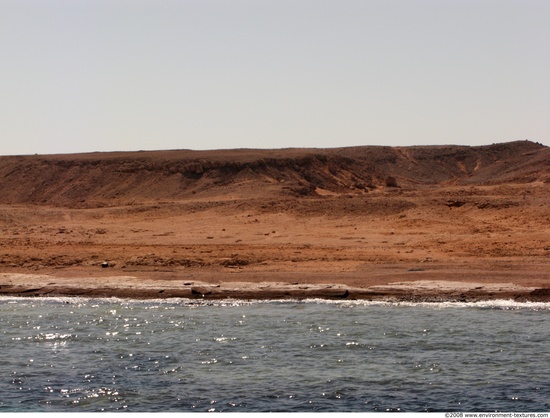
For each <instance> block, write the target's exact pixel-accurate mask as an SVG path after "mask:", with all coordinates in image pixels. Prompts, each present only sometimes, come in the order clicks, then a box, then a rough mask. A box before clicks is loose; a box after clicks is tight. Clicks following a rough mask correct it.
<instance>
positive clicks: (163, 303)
mask: <svg viewBox="0 0 550 418" xmlns="http://www.w3.org/2000/svg"><path fill="white" fill-rule="evenodd" d="M2 302H3V303H9V304H28V303H29V302H30V303H32V304H37V303H38V304H40V303H41V304H68V305H83V306H94V305H105V304H117V305H126V306H131V305H138V306H147V307H148V308H149V309H151V308H155V307H159V308H166V307H178V306H183V307H190V308H193V307H197V308H199V307H207V306H214V307H240V306H248V305H302V304H323V305H335V306H341V307H358V306H381V307H382V306H386V307H425V308H432V309H443V308H482V309H502V310H514V309H516V310H517V309H526V310H550V302H517V301H514V300H511V299H495V300H487V301H477V302H454V301H453V302H450V301H446V302H407V301H402V302H396V301H381V300H376V301H371V300H334V299H321V298H311V299H265V300H250V299H219V300H197V299H188V298H170V299H127V298H116V297H108V298H86V297H74V296H70V297H48V296H46V297H21V296H0V303H2Z"/></svg>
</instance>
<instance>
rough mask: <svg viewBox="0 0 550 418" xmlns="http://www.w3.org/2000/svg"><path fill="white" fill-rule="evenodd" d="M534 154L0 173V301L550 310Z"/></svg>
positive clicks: (135, 158)
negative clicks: (474, 304) (292, 301)
mask: <svg viewBox="0 0 550 418" xmlns="http://www.w3.org/2000/svg"><path fill="white" fill-rule="evenodd" d="M549 156H550V153H549V149H548V148H547V147H543V146H540V145H538V144H534V143H531V142H527V141H522V142H518V143H512V144H507V145H506V146H504V145H495V146H488V147H410V148H390V147H360V148H359V149H351V150H350V149H340V150H278V151H252V150H241V151H239V150H233V151H226V152H222V151H212V152H206V151H205V152H192V151H164V152H160V151H159V152H147V153H105V154H102V153H97V154H78V155H76V154H75V155H65V156H24V157H0V192H1V197H0V231H1V235H0V294H1V295H17V296H90V297H109V296H116V297H130V298H168V297H185V298H201V299H208V298H211V299H212V298H217V299H219V298H245V299H280V298H333V299H342V298H346V299H367V300H396V301H420V300H424V301H441V300H449V301H477V300H486V299H514V300H520V301H550V209H549V208H550V168H549V161H550V158H549Z"/></svg>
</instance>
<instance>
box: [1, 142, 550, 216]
mask: <svg viewBox="0 0 550 418" xmlns="http://www.w3.org/2000/svg"><path fill="white" fill-rule="evenodd" d="M536 181H542V182H550V148H548V147H544V146H542V145H540V144H536V143H533V142H530V141H516V142H510V143H505V144H494V145H489V146H479V147H467V146H424V147H383V146H378V147H377V146H364V147H350V148H337V149H282V150H246V149H243V150H227V151H223V150H217V151H188V150H180V151H154V152H153V151H149V152H121V153H90V154H71V155H50V156H48V155H34V156H13V157H12V156H4V157H0V204H32V205H53V206H64V207H88V208H89V207H103V206H106V205H110V206H113V205H118V204H132V203H134V202H139V203H143V202H147V201H159V200H166V199H176V200H178V199H186V198H189V197H197V196H203V195H204V196H213V195H222V194H224V193H226V191H227V187H228V186H232V187H236V188H237V189H239V190H237V191H236V193H237V194H238V193H239V192H240V193H241V194H242V195H246V193H247V188H250V187H261V188H262V189H263V190H264V191H265V194H266V195H267V196H269V195H272V196H275V197H279V196H295V197H299V196H312V195H319V194H322V193H340V194H341V193H349V192H350V191H353V192H357V193H368V192H369V191H372V190H376V189H379V188H381V187H388V186H389V187H396V188H397V187H421V186H434V185H449V184H460V185H466V184H467V185H483V184H504V183H530V182H536Z"/></svg>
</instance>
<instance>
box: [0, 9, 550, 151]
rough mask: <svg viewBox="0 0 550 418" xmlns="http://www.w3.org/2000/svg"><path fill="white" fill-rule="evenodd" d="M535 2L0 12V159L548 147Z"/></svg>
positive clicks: (545, 35) (542, 25)
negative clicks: (425, 147) (157, 153)
mask: <svg viewBox="0 0 550 418" xmlns="http://www.w3.org/2000/svg"><path fill="white" fill-rule="evenodd" d="M548 21H550V2H548V1H545V0H523V1H519V0H444V1H442V0H414V1H409V0H342V1H338V2H335V1H330V0H263V1H253V0H232V1H222V0H179V1H178V0H156V1H153V0H95V1H86V0H0V39H1V40H0V45H1V46H2V52H3V57H4V59H3V65H2V67H1V68H0V74H1V75H2V77H0V93H1V96H0V97H1V98H0V115H2V116H1V122H2V123H0V136H1V138H2V139H1V141H0V155H28V154H66V153H81V152H95V151H103V152H109V151H138V150H175V149H193V150H216V149H238V148H249V149H281V148H336V147H350V146H361V145H380V146H383V145H388V146H413V145H469V146H476V145H490V144H492V143H503V142H511V141H517V140H530V141H532V142H538V143H542V144H544V145H546V146H550V117H549V115H550V78H549V77H548V74H550V54H549V51H550V25H548Z"/></svg>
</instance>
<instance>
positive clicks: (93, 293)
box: [0, 272, 550, 303]
mask: <svg viewBox="0 0 550 418" xmlns="http://www.w3.org/2000/svg"><path fill="white" fill-rule="evenodd" d="M88 274H93V272H88ZM150 276H151V277H150V278H143V277H141V278H140V277H139V276H134V275H124V276H122V275H88V276H87V277H85V276H84V275H80V277H79V275H73V276H72V277H71V276H70V275H69V276H68V277H67V276H66V277H63V276H61V275H54V274H35V273H33V274H29V273H0V296H16V297H89V298H96V297H117V298H122V299H143V300H146V299H171V298H186V299H196V300H224V299H240V300H263V301H269V300H284V299H289V300H304V299H326V300H349V301H352V300H365V301H381V302H418V303H422V302H434V303H440V302H481V301H491V300H513V301H517V302H550V288H549V287H544V286H533V285H524V284H517V283H513V282H511V281H510V280H509V278H508V279H507V278H505V277H501V278H500V279H501V280H499V278H498V277H491V279H490V280H488V281H487V280H485V281H474V280H460V281H459V280H456V275H452V274H447V275H445V274H443V273H442V272H439V273H438V276H439V279H438V280H434V279H433V277H430V275H425V277H422V276H421V275H420V276H419V277H417V278H415V279H412V280H406V281H403V280H399V278H396V280H395V281H394V280H392V279H391V278H389V279H388V280H387V282H386V283H377V284H372V285H368V284H366V285H365V286H353V285H349V284H345V283H320V282H319V280H317V282H316V283H314V282H313V281H312V280H309V281H308V280H301V281H292V279H291V277H290V276H288V275H287V276H284V278H286V279H287V280H284V281H277V279H278V278H281V277H272V278H271V280H261V281H239V280H238V278H235V279H233V278H232V277H222V280H220V277H219V276H220V275H218V279H217V280H216V281H213V280H212V278H211V276H206V277H200V279H199V280H197V279H196V278H194V279H193V278H192V279H186V278H174V277H172V278H169V279H167V278H163V277H162V276H161V277H154V276H153V275H150ZM195 276H197V275H195ZM242 276H245V275H242ZM291 276H292V277H300V276H302V278H304V277H305V278H306V279H307V275H300V274H298V273H296V274H293V275H291ZM242 278H243V279H246V278H247V277H242ZM265 278H266V276H263V277H262V279H265ZM289 278H290V280H288V279H289ZM201 279H202V280H201ZM375 283H376V282H375Z"/></svg>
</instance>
